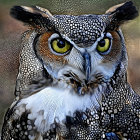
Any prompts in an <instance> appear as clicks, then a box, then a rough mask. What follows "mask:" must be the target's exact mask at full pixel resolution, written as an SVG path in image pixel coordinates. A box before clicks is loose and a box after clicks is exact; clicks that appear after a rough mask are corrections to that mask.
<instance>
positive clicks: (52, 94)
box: [1, 1, 140, 140]
mask: <svg viewBox="0 0 140 140" xmlns="http://www.w3.org/2000/svg"><path fill="white" fill-rule="evenodd" d="M10 14H11V15H12V16H13V17H14V18H16V19H17V20H20V21H22V22H24V23H25V24H26V25H27V26H28V27H29V29H28V30H27V31H26V32H25V33H24V34H23V35H22V43H21V46H22V50H21V53H20V60H19V61H20V66H19V72H18V76H17V80H16V89H15V100H14V101H13V103H12V105H11V106H10V107H9V109H8V111H7V113H6V115H5V117H4V122H3V127H2V137H1V139H2V140H24V139H25V140H28V139H29V140H103V139H106V140H107V139H108V140H119V139H123V140H124V139H129V140H138V139H140V96H139V95H138V94H137V93H135V92H134V91H133V89H132V88H131V86H130V85H129V83H128V82H127V63H128V58H127V51H126V46H125V40H124V37H123V34H122V31H121V29H120V26H121V25H122V24H123V23H125V22H126V21H128V20H132V19H134V18H135V17H137V16H138V12H137V10H136V8H135V6H133V3H132V2H131V1H129V2H126V3H122V4H119V5H116V6H113V7H111V8H110V9H109V10H107V11H106V12H105V14H102V15H93V14H89V15H77V16H76V15H75V16H74V15H52V14H51V13H50V12H49V11H48V10H47V9H44V8H41V7H39V6H34V7H26V6H14V7H13V8H12V9H11V11H10Z"/></svg>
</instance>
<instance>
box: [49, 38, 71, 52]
mask: <svg viewBox="0 0 140 140" xmlns="http://www.w3.org/2000/svg"><path fill="white" fill-rule="evenodd" d="M51 47H52V49H53V51H55V52H56V53H60V54H66V53H67V52H68V51H70V49H71V47H72V46H71V44H70V43H69V42H67V41H66V40H64V39H61V38H57V39H54V40H53V41H52V42H51Z"/></svg>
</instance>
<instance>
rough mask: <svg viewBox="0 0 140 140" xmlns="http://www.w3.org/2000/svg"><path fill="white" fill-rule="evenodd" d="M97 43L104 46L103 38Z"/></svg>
mask: <svg viewBox="0 0 140 140" xmlns="http://www.w3.org/2000/svg"><path fill="white" fill-rule="evenodd" d="M98 44H99V45H100V46H101V47H104V46H105V40H104V39H102V40H101V41H100V42H99V43H98Z"/></svg>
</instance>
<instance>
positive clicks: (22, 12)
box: [10, 6, 41, 25]
mask: <svg viewBox="0 0 140 140" xmlns="http://www.w3.org/2000/svg"><path fill="white" fill-rule="evenodd" d="M31 11H33V10H32V8H30V7H27V8H25V7H24V6H23V7H22V6H14V7H13V8H11V10H10V15H11V16H12V17H14V18H15V19H17V20H20V21H22V22H25V23H28V24H31V25H33V24H38V23H37V19H38V18H40V17H41V14H39V13H33V12H31Z"/></svg>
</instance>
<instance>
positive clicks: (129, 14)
mask: <svg viewBox="0 0 140 140" xmlns="http://www.w3.org/2000/svg"><path fill="white" fill-rule="evenodd" d="M114 12H115V13H116V18H117V19H118V20H120V21H125V20H132V19H134V18H136V17H137V16H138V11H137V10H136V7H135V6H133V2H132V1H129V2H126V3H124V4H123V5H122V6H120V7H118V8H117V9H116V11H114Z"/></svg>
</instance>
